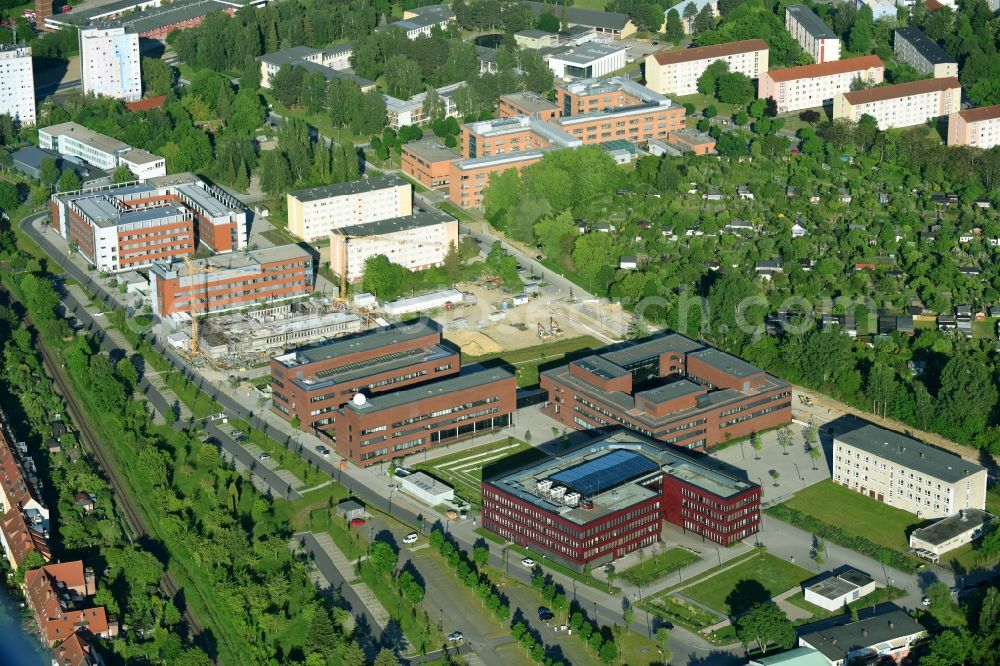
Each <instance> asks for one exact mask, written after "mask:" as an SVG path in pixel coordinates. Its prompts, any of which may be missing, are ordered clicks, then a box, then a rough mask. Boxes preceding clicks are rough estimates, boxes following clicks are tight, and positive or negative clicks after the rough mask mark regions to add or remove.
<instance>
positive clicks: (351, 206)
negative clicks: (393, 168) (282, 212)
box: [287, 176, 413, 242]
mask: <svg viewBox="0 0 1000 666" xmlns="http://www.w3.org/2000/svg"><path fill="white" fill-rule="evenodd" d="M412 187H413V186H412V185H410V184H409V183H408V182H406V181H405V180H403V179H402V178H399V177H397V176H379V177H377V178H362V179H361V180H353V181H350V182H346V183H336V184H334V185H321V186H320V187H311V188H309V189H307V190H298V191H297V192H289V193H288V195H287V197H288V231H289V232H291V233H292V234H294V235H295V236H297V237H299V238H301V239H303V240H306V241H310V242H311V241H315V240H319V239H320V238H322V239H327V238H329V237H330V232H331V231H333V230H334V229H340V228H341V227H350V226H354V225H356V224H364V223H366V222H377V221H379V220H389V219H392V218H395V217H403V216H405V215H410V214H412V213H413V189H412Z"/></svg>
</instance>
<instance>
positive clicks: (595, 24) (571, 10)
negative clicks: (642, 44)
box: [524, 2, 638, 39]
mask: <svg viewBox="0 0 1000 666" xmlns="http://www.w3.org/2000/svg"><path fill="white" fill-rule="evenodd" d="M524 4H526V5H528V7H530V8H531V11H533V12H534V13H535V16H541V14H542V12H543V11H551V12H553V13H554V14H555V15H556V17H557V18H559V19H560V20H561V19H562V15H563V9H562V7H557V6H552V5H548V4H544V3H541V2H525V3H524ZM565 14H566V25H567V27H569V28H577V27H582V28H589V29H590V30H593V31H594V32H595V33H596V34H597V35H600V36H602V37H611V38H613V39H623V38H625V37H631V36H632V35H634V34H635V33H636V32H637V31H638V28H636V27H635V24H634V23H632V19H631V18H630V17H629V15H628V14H621V13H618V12H602V11H598V10H596V9H584V8H582V7H572V6H570V7H566V12H565Z"/></svg>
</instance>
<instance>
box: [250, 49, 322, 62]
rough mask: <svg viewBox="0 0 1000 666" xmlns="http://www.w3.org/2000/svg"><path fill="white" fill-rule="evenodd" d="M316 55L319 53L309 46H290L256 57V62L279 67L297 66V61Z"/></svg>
mask: <svg viewBox="0 0 1000 666" xmlns="http://www.w3.org/2000/svg"><path fill="white" fill-rule="evenodd" d="M317 53H319V51H318V50H316V49H314V48H312V47H311V46H292V47H290V48H287V49H282V50H280V51H275V52H274V53H265V54H264V55H261V56H257V60H261V61H263V62H266V63H270V64H272V65H277V66H279V67H280V66H281V65H292V64H298V61H299V60H303V59H304V58H306V57H308V56H312V55H316V54H317Z"/></svg>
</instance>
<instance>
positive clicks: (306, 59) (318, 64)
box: [257, 43, 375, 92]
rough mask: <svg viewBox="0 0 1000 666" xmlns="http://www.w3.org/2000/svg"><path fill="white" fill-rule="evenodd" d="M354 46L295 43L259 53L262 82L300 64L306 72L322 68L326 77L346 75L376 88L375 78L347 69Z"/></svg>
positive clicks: (363, 88) (264, 85)
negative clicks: (325, 46) (322, 45)
mask: <svg viewBox="0 0 1000 666" xmlns="http://www.w3.org/2000/svg"><path fill="white" fill-rule="evenodd" d="M353 53H354V47H353V46H351V44H350V43H347V44H339V45H337V46H331V47H328V48H325V49H314V48H310V47H308V46H292V47H290V48H287V49H283V50H281V51H276V52H274V53H267V54H265V55H262V56H257V61H258V62H259V63H260V85H261V87H262V88H270V87H271V79H272V78H273V77H274V75H275V74H277V73H278V71H279V70H280V69H281V68H282V67H301V68H302V69H304V70H306V72H319V73H320V74H322V75H323V76H324V77H326V80H327V81H333V80H334V79H343V80H347V81H353V82H354V83H355V84H357V86H358V88H360V89H361V91H362V92H367V91H369V90H372V89H374V88H375V82H374V81H369V80H368V79H363V78H361V77H360V76H354V75H353V74H351V73H350V72H345V71H344V70H345V69H347V68H348V67H350V66H351V55H352V54H353Z"/></svg>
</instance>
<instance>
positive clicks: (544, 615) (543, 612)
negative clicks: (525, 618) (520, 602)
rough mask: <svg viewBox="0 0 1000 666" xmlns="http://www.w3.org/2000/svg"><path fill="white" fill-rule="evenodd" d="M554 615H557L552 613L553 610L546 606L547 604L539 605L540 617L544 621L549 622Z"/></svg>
mask: <svg viewBox="0 0 1000 666" xmlns="http://www.w3.org/2000/svg"><path fill="white" fill-rule="evenodd" d="M554 617H555V615H554V614H553V613H552V611H551V610H549V609H548V608H546V607H545V606H539V607H538V619H539V620H541V621H542V622H548V621H549V620H551V619H552V618H554Z"/></svg>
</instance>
